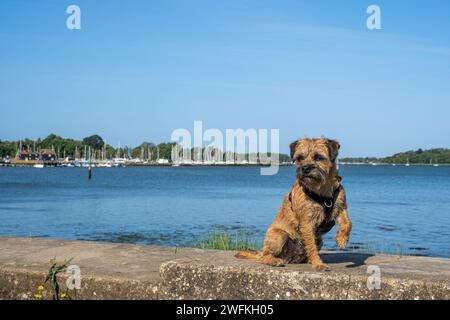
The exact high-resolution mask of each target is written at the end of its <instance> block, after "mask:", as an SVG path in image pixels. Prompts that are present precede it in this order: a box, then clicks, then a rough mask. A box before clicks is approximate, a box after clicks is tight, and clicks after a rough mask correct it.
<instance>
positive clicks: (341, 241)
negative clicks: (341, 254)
mask: <svg viewBox="0 0 450 320" xmlns="http://www.w3.org/2000/svg"><path fill="white" fill-rule="evenodd" d="M348 240H349V236H348V235H347V234H344V233H338V234H337V236H336V244H337V245H338V247H339V249H344V248H345V246H346V245H347V243H348Z"/></svg>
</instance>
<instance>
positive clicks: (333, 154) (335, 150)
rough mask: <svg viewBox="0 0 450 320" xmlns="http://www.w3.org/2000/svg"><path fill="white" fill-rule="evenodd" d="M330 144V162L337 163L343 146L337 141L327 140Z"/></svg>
mask: <svg viewBox="0 0 450 320" xmlns="http://www.w3.org/2000/svg"><path fill="white" fill-rule="evenodd" d="M327 143H328V149H329V150H330V160H331V161H333V162H334V161H335V160H336V158H337V156H338V154H339V149H340V148H341V145H340V144H339V142H337V141H336V140H331V139H327Z"/></svg>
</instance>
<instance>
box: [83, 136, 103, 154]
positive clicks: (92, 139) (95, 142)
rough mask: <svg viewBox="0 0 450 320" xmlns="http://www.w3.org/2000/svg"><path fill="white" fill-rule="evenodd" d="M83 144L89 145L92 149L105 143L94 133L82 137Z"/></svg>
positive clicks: (99, 147) (97, 148)
mask: <svg viewBox="0 0 450 320" xmlns="http://www.w3.org/2000/svg"><path fill="white" fill-rule="evenodd" d="M83 144H84V145H86V146H88V147H91V148H92V149H94V150H100V149H101V148H103V146H104V145H105V142H104V141H103V139H102V137H100V136H99V135H98V134H94V135H92V136H89V137H86V138H84V139H83Z"/></svg>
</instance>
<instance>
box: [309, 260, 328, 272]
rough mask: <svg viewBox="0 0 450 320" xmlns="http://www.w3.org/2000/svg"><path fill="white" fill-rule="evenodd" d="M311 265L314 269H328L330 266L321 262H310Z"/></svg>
mask: <svg viewBox="0 0 450 320" xmlns="http://www.w3.org/2000/svg"><path fill="white" fill-rule="evenodd" d="M311 266H312V267H313V269H315V270H319V271H330V267H329V266H328V265H327V264H325V263H323V262H318V263H313V264H311Z"/></svg>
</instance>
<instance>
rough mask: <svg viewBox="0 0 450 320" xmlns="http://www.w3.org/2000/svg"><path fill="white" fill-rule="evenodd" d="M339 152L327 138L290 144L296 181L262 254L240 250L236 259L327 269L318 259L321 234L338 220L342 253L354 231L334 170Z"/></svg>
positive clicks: (337, 240)
mask: <svg viewBox="0 0 450 320" xmlns="http://www.w3.org/2000/svg"><path fill="white" fill-rule="evenodd" d="M339 148H340V145H339V143H338V142H337V141H334V140H329V139H325V138H321V139H303V140H299V141H295V142H293V143H292V144H291V145H290V149H291V158H292V159H293V161H294V162H295V164H296V166H297V180H296V181H295V183H294V186H293V187H292V189H291V192H289V194H287V195H286V197H285V198H284V202H283V204H282V205H281V208H280V209H279V211H278V213H277V215H276V217H275V220H274V222H273V223H272V225H271V226H270V227H269V229H268V230H267V233H266V237H265V240H264V246H263V249H262V252H261V253H260V252H257V251H241V252H239V253H237V254H236V257H237V258H241V259H254V260H257V261H259V262H261V263H264V264H268V265H272V266H282V265H284V264H287V263H304V262H308V263H310V264H311V265H312V266H313V268H315V269H319V270H324V269H327V268H328V267H327V265H326V264H324V263H323V262H322V260H321V259H320V256H319V250H320V249H321V247H322V236H323V235H324V234H325V233H327V232H328V231H330V230H331V228H332V227H333V226H334V224H335V221H337V222H338V225H339V229H338V232H337V236H336V243H337V245H338V246H339V248H341V249H343V248H344V247H345V245H346V244H347V242H348V240H349V236H350V231H351V229H352V223H351V222H350V220H349V217H348V214H347V204H346V200H345V191H344V187H343V186H342V184H341V182H340V181H341V179H340V177H339V176H338V173H337V168H336V158H337V155H338V151H339Z"/></svg>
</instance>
